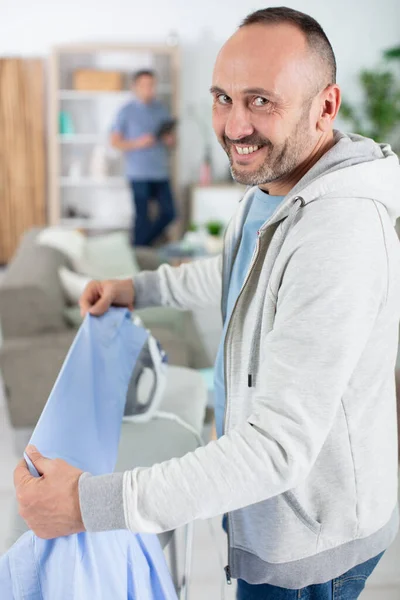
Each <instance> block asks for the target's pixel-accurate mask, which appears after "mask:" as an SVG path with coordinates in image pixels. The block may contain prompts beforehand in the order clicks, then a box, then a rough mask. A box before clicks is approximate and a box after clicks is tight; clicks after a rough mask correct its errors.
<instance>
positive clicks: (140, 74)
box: [132, 69, 156, 83]
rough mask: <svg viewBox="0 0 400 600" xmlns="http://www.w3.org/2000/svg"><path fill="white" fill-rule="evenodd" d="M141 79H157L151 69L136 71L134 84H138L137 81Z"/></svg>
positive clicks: (133, 79) (133, 78) (133, 77)
mask: <svg viewBox="0 0 400 600" xmlns="http://www.w3.org/2000/svg"><path fill="white" fill-rule="evenodd" d="M141 77H153V78H155V77H156V74H155V72H154V71H152V70H151V69H141V70H140V71H136V72H135V73H134V74H133V75H132V82H133V83H136V82H137V80H138V79H140V78H141Z"/></svg>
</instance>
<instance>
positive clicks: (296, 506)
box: [282, 491, 321, 535]
mask: <svg viewBox="0 0 400 600" xmlns="http://www.w3.org/2000/svg"><path fill="white" fill-rule="evenodd" d="M282 497H283V498H284V500H285V502H286V503H287V504H288V506H289V507H290V508H291V509H292V511H293V512H294V514H295V515H296V517H297V518H298V519H299V520H300V521H301V522H302V523H304V525H306V526H307V527H308V528H309V529H310V530H311V531H312V532H313V533H315V534H316V535H319V534H320V532H321V523H319V522H318V521H316V520H315V519H313V518H312V517H311V516H310V515H309V514H308V513H307V511H305V510H304V508H303V507H302V506H301V504H300V502H299V501H298V500H297V498H296V496H295V495H294V494H293V492H291V491H288V492H285V493H284V494H282Z"/></svg>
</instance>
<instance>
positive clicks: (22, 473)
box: [14, 458, 32, 488]
mask: <svg viewBox="0 0 400 600" xmlns="http://www.w3.org/2000/svg"><path fill="white" fill-rule="evenodd" d="M31 478H32V475H31V474H30V473H29V469H28V467H27V464H26V461H25V459H24V458H23V459H22V460H20V461H19V462H18V464H17V466H16V467H15V469H14V487H16V488H17V487H19V486H20V485H23V484H24V483H25V482H26V481H29V480H30V479H31Z"/></svg>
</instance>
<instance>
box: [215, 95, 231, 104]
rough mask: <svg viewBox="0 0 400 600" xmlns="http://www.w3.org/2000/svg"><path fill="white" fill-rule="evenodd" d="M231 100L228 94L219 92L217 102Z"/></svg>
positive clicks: (223, 102)
mask: <svg viewBox="0 0 400 600" xmlns="http://www.w3.org/2000/svg"><path fill="white" fill-rule="evenodd" d="M230 101H231V99H230V98H229V96H227V95H226V94H219V95H218V96H217V102H218V104H224V105H225V104H229V103H230Z"/></svg>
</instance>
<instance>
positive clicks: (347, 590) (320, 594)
mask: <svg viewBox="0 0 400 600" xmlns="http://www.w3.org/2000/svg"><path fill="white" fill-rule="evenodd" d="M382 555H383V552H382V554H379V555H378V556H376V557H375V558H371V560H368V561H367V562H365V563H362V564H361V565H357V567H354V568H353V569H350V571H347V573H344V574H343V575H340V577H337V578H336V579H333V580H332V581H328V583H321V584H318V585H310V586H308V587H305V588H302V589H301V590H287V589H285V588H281V587H275V586H274V585H268V584H266V583H263V584H261V585H250V584H249V583H246V582H245V581H243V580H242V579H239V580H238V588H237V600H298V598H300V599H301V600H356V598H358V597H359V595H360V594H361V592H362V591H363V589H364V587H365V582H366V580H367V579H368V577H369V576H370V575H371V573H372V571H373V570H374V569H375V567H376V565H377V564H378V562H379V560H380V559H381V557H382ZM288 568H290V567H288Z"/></svg>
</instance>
